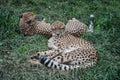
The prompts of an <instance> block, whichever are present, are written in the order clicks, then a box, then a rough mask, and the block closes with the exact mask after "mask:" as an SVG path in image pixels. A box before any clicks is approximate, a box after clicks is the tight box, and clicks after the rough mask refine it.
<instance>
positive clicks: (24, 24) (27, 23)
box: [20, 12, 88, 38]
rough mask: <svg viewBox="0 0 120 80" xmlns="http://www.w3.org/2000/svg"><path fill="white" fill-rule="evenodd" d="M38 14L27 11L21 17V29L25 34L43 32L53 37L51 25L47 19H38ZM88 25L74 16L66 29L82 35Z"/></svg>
mask: <svg viewBox="0 0 120 80" xmlns="http://www.w3.org/2000/svg"><path fill="white" fill-rule="evenodd" d="M35 18H36V15H35V14H34V13H33V12H25V13H23V14H22V15H21V17H20V31H21V32H22V33H23V34H25V35H34V34H37V33H39V34H43V35H45V36H48V38H49V37H51V36H52V32H51V26H50V24H49V23H46V22H45V20H43V21H37V20H36V19H35ZM87 29H88V27H87V25H86V24H84V23H82V22H80V21H79V20H77V19H76V18H72V20H69V21H68V22H67V24H66V29H65V31H66V32H68V33H70V34H72V35H74V36H80V35H81V34H84V33H86V31H87Z"/></svg>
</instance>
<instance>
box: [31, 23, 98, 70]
mask: <svg viewBox="0 0 120 80" xmlns="http://www.w3.org/2000/svg"><path fill="white" fill-rule="evenodd" d="M51 29H52V37H51V38H50V39H49V41H48V46H49V48H52V49H51V50H48V51H43V52H38V53H37V54H35V55H33V56H31V62H32V61H35V62H36V61H37V62H38V63H42V64H43V65H45V66H47V67H51V68H57V69H61V70H70V69H74V68H78V67H79V68H86V67H90V66H93V65H94V64H95V63H96V62H97V58H98V56H97V51H96V49H95V48H94V47H93V45H92V44H90V43H89V42H88V41H86V40H84V39H81V38H77V37H74V36H73V35H71V34H69V33H67V32H65V24H64V23H62V22H60V21H56V22H54V23H53V24H52V25H51ZM49 43H50V44H49ZM43 56H44V57H43ZM51 64H52V65H51ZM53 65H54V67H53ZM60 67H61V68H60ZM66 67H67V69H66Z"/></svg>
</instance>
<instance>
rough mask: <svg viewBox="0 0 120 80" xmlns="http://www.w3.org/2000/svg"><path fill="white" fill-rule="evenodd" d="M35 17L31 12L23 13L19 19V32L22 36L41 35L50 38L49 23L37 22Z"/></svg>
mask: <svg viewBox="0 0 120 80" xmlns="http://www.w3.org/2000/svg"><path fill="white" fill-rule="evenodd" d="M35 18H36V15H35V14H34V13H33V12H25V13H23V14H22V15H21V17H20V31H21V32H22V33H23V34H24V35H30V36H31V35H34V34H37V33H39V34H42V35H45V36H48V37H50V36H51V26H50V24H49V23H46V22H45V21H44V20H43V21H37V20H36V19H35Z"/></svg>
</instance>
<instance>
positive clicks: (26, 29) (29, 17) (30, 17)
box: [20, 12, 36, 35]
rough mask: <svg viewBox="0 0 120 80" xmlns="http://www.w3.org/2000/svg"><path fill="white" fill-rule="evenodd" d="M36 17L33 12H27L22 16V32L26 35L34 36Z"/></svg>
mask: <svg viewBox="0 0 120 80" xmlns="http://www.w3.org/2000/svg"><path fill="white" fill-rule="evenodd" d="M35 17H36V15H35V14H34V13H33V12H25V13H23V14H22V15H20V31H21V32H22V33H24V34H26V35H31V34H33V30H31V29H32V27H33V25H34V24H35Z"/></svg>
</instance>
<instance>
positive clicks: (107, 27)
mask: <svg viewBox="0 0 120 80" xmlns="http://www.w3.org/2000/svg"><path fill="white" fill-rule="evenodd" d="M119 4H120V2H119V0H113V1H112V0H111V1H109V0H108V1H107V0H91V1H90V0H56V1H54V0H19V1H18V0H1V1H0V80H119V79H120V29H119V27H120V26H119V25H120V22H119V20H120V14H119V13H120V5H119ZM26 11H32V12H34V13H36V14H37V18H38V19H39V20H42V19H43V18H46V21H47V22H49V23H52V22H54V21H55V20H61V21H63V22H65V23H66V22H67V21H68V20H69V19H71V18H73V17H75V18H77V19H79V20H80V21H82V22H84V23H85V24H87V25H89V15H90V14H94V15H95V20H96V22H95V23H96V24H95V32H94V33H87V34H84V35H83V36H81V37H80V38H84V39H86V40H88V41H90V42H91V43H92V44H93V45H94V46H95V48H96V49H97V50H98V56H99V60H98V63H97V64H96V65H95V66H94V67H91V68H87V69H82V70H80V69H77V70H74V71H69V72H64V71H55V70H51V69H48V68H45V67H43V66H40V65H34V64H30V63H28V62H27V60H28V59H29V57H30V55H31V54H33V53H34V52H36V51H44V50H47V49H48V47H47V40H48V39H47V38H45V37H44V36H42V35H34V36H31V37H30V36H23V34H21V33H20V31H19V16H20V14H21V13H23V12H26ZM48 74H49V75H48Z"/></svg>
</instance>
